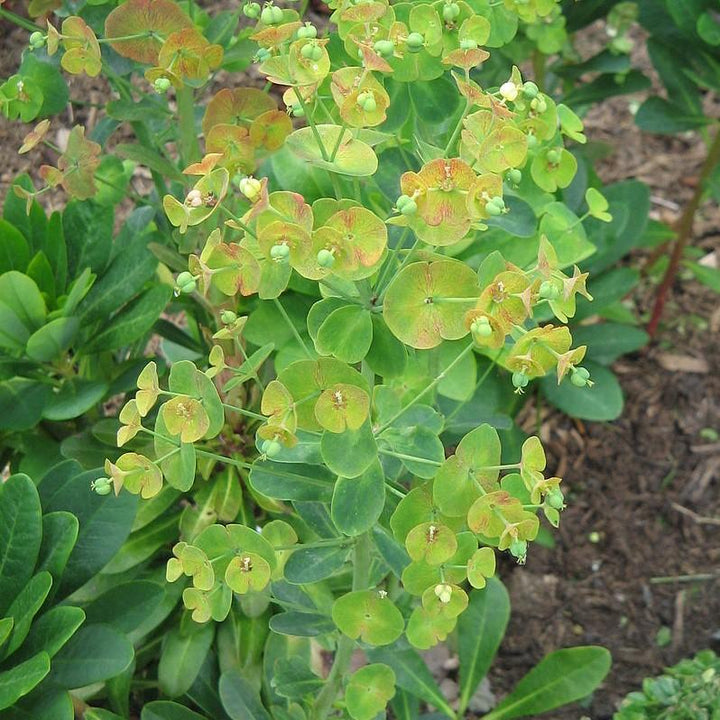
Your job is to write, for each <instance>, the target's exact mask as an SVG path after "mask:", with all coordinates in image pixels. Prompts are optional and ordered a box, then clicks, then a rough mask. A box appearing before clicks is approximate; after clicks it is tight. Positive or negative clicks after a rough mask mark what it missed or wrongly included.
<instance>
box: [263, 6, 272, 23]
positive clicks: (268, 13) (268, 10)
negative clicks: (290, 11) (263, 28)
mask: <svg viewBox="0 0 720 720" xmlns="http://www.w3.org/2000/svg"><path fill="white" fill-rule="evenodd" d="M260 20H261V22H263V23H265V25H273V24H274V23H275V13H274V12H273V6H272V5H266V6H265V7H264V8H263V9H262V12H261V13H260Z"/></svg>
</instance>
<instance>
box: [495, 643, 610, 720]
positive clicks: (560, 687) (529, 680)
mask: <svg viewBox="0 0 720 720" xmlns="http://www.w3.org/2000/svg"><path fill="white" fill-rule="evenodd" d="M611 662H612V661H611V658H610V653H609V652H608V651H607V650H606V649H605V648H601V647H593V646H585V647H574V648H566V649H564V650H557V651H556V652H554V653H550V655H547V656H546V657H545V658H543V659H542V660H541V661H540V663H539V664H538V665H536V666H535V667H534V668H533V669H532V670H531V671H530V672H529V673H528V674H527V675H525V677H524V678H522V679H521V680H520V682H519V683H518V684H517V685H516V686H515V689H514V690H513V691H512V693H510V695H508V696H507V697H506V698H505V699H504V700H503V701H502V702H501V703H500V704H499V705H498V706H497V707H496V708H495V709H494V710H493V711H492V712H491V713H490V714H489V715H485V716H484V719H483V720H511V718H519V717H528V716H535V715H539V714H540V713H544V712H547V711H548V710H554V709H555V708H557V707H560V706H561V705H567V704H568V703H571V702H574V701H575V700H581V699H582V698H584V697H587V696H588V695H589V694H590V693H591V692H592V691H593V690H595V688H596V687H597V686H598V685H599V684H600V683H601V682H602V681H603V680H604V679H605V676H606V675H607V674H608V672H609V670H610V665H611Z"/></svg>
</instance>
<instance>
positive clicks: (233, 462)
mask: <svg viewBox="0 0 720 720" xmlns="http://www.w3.org/2000/svg"><path fill="white" fill-rule="evenodd" d="M195 452H196V453H197V454H198V455H200V456H201V457H209V458H212V459H213V460H217V461H218V462H221V463H225V465H234V466H235V467H239V468H243V470H250V469H251V468H252V463H246V462H243V461H242V460H234V459H233V458H229V457H225V456H224V455H218V454H217V453H214V452H210V451H208V450H198V448H195Z"/></svg>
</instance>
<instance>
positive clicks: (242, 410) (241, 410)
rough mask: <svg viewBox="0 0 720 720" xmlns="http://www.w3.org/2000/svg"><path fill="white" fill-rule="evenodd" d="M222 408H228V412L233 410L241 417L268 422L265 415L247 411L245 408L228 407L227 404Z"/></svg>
mask: <svg viewBox="0 0 720 720" xmlns="http://www.w3.org/2000/svg"><path fill="white" fill-rule="evenodd" d="M222 406H223V407H224V408H227V409H228V410H232V412H236V413H239V414H240V415H245V417H249V418H253V419H255V420H262V421H263V422H265V420H267V418H266V417H265V416H264V415H260V414H259V413H255V412H253V411H252V410H245V408H240V407H237V405H228V404H227V403H223V404H222Z"/></svg>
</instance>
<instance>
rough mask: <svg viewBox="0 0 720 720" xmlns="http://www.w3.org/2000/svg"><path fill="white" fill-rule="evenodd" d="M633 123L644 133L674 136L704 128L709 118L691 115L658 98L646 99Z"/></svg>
mask: <svg viewBox="0 0 720 720" xmlns="http://www.w3.org/2000/svg"><path fill="white" fill-rule="evenodd" d="M635 122H636V123H637V125H638V127H639V128H640V129H641V130H645V132H651V133H657V134H659V135H674V134H676V133H681V132H688V131H690V130H697V129H698V128H701V127H705V125H707V124H708V123H710V122H711V120H710V118H707V117H705V116H704V115H701V114H693V113H690V112H689V111H687V110H684V109H683V108H681V107H678V106H677V105H673V104H672V103H671V102H668V101H667V100H664V99H663V98H659V97H651V98H648V99H647V100H646V101H645V102H644V103H643V104H642V105H641V106H640V109H639V110H638V111H637V114H636V115H635Z"/></svg>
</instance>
